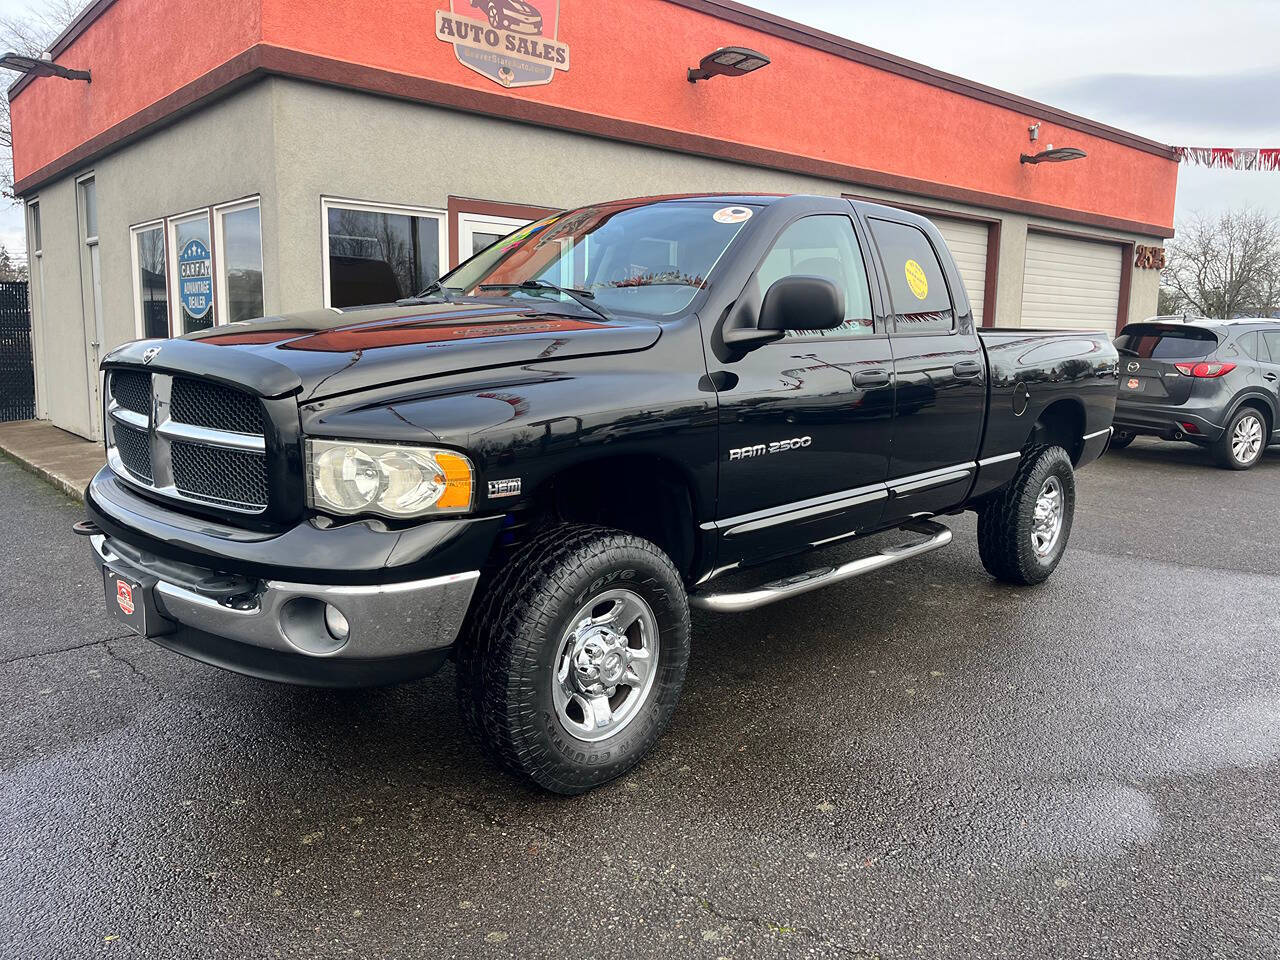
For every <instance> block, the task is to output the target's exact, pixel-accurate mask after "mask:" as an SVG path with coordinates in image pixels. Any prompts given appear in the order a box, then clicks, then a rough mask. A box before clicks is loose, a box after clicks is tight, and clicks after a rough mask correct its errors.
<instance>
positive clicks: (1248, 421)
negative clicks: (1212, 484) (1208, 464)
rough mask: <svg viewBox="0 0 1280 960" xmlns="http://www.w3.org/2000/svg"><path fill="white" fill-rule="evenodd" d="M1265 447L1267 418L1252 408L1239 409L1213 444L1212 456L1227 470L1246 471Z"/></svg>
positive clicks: (1258, 457) (1260, 457)
mask: <svg viewBox="0 0 1280 960" xmlns="http://www.w3.org/2000/svg"><path fill="white" fill-rule="evenodd" d="M1266 446H1267V418H1266V416H1264V415H1263V414H1262V412H1261V411H1259V410H1258V409H1256V408H1254V407H1241V408H1240V409H1239V410H1237V411H1236V415H1235V416H1234V417H1232V418H1231V422H1230V423H1228V424H1227V429H1226V430H1225V431H1224V432H1223V434H1222V436H1221V437H1219V438H1218V442H1217V443H1215V444H1214V447H1213V452H1214V456H1215V457H1216V458H1217V460H1218V464H1219V465H1220V466H1223V467H1226V468H1227V469H1228V470H1248V469H1249V468H1250V467H1252V466H1254V465H1255V464H1256V463H1257V462H1258V461H1259V460H1261V459H1262V451H1263V450H1265V449H1266Z"/></svg>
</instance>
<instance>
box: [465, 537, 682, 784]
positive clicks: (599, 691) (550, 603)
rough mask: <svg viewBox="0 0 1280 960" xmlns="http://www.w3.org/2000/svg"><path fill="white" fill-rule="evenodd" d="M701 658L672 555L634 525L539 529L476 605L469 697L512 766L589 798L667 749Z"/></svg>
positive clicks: (468, 716) (479, 731) (481, 735)
mask: <svg viewBox="0 0 1280 960" xmlns="http://www.w3.org/2000/svg"><path fill="white" fill-rule="evenodd" d="M688 662H689V603H688V599H687V597H686V595H685V590H684V584H683V582H682V581H681V579H680V574H679V573H678V572H677V570H676V568H675V567H674V566H673V565H672V563H671V560H670V559H668V557H667V555H666V554H665V553H663V552H662V551H661V550H660V549H658V547H656V546H654V545H653V544H652V543H650V542H649V541H648V540H644V539H642V538H640V537H637V536H634V535H632V534H629V533H623V532H621V531H618V530H611V529H608V528H605V527H595V526H587V525H581V524H572V525H562V526H556V527H551V528H548V529H546V530H544V531H542V532H541V533H539V534H537V535H536V536H535V537H534V538H533V540H531V541H530V542H529V543H528V544H527V545H526V546H525V547H524V548H523V549H522V550H521V551H520V552H518V553H517V554H516V555H515V556H514V557H513V558H512V559H511V561H510V562H508V563H507V565H506V566H505V567H504V568H503V569H502V570H501V571H499V573H498V574H497V576H496V577H495V578H494V579H493V581H492V582H491V583H490V584H489V586H488V588H487V589H486V590H485V591H484V594H483V596H481V597H480V598H479V601H478V602H477V603H476V605H475V607H474V608H473V612H472V616H471V617H470V618H469V620H468V623H467V626H466V627H465V628H464V631H463V636H462V639H461V640H460V642H459V645H458V699H459V702H460V704H461V707H462V714H463V718H464V720H465V721H466V724H467V726H468V727H469V728H470V729H471V730H472V732H473V733H474V734H475V735H476V737H477V739H478V740H479V741H480V743H481V744H482V746H483V747H484V748H485V750H486V751H487V752H488V753H489V755H490V756H491V757H492V758H493V759H494V760H495V761H497V762H498V763H499V764H500V765H501V766H502V767H504V768H506V769H507V770H509V771H511V772H513V773H515V774H517V775H519V776H521V777H523V778H525V779H526V780H528V781H530V782H532V783H534V784H537V785H538V786H540V787H542V788H544V789H546V790H550V791H552V792H555V793H563V794H576V793H583V792H585V791H587V790H590V789H591V788H592V787H596V786H599V785H601V784H603V783H608V782H609V781H610V780H614V779H616V778H617V777H620V776H622V775H623V774H625V773H626V772H627V771H629V770H630V769H631V768H632V767H634V766H635V765H636V764H637V763H639V762H640V760H641V759H643V757H644V756H645V755H646V754H647V753H648V752H649V751H650V750H651V749H652V748H653V746H654V744H655V743H656V742H657V740H658V738H659V737H660V736H661V735H662V732H663V731H664V730H665V729H666V726H667V724H668V722H669V721H670V719H671V715H672V713H673V712H674V711H675V707H676V702H677V700H678V699H679V696H680V689H681V687H682V686H683V684H684V677H685V671H686V668H687V666H688ZM610 691H612V693H611V692H610Z"/></svg>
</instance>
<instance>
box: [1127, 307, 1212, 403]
mask: <svg viewBox="0 0 1280 960" xmlns="http://www.w3.org/2000/svg"><path fill="white" fill-rule="evenodd" d="M1115 345H1116V351H1117V352H1118V353H1119V354H1120V400H1121V401H1126V402H1135V403H1158V404H1166V405H1167V404H1183V403H1186V402H1187V400H1188V399H1190V397H1191V388H1192V386H1193V385H1194V384H1195V379H1194V378H1192V377H1188V376H1185V375H1183V374H1181V373H1179V372H1178V369H1177V367H1176V366H1175V364H1177V363H1185V362H1190V363H1198V362H1200V361H1202V360H1207V359H1209V358H1210V357H1212V356H1213V355H1214V354H1215V353H1216V352H1217V350H1218V337H1217V335H1216V334H1215V333H1214V332H1213V331H1212V330H1209V329H1207V328H1205V327H1196V326H1191V325H1188V324H1181V323H1131V324H1129V326H1127V327H1125V328H1124V330H1123V331H1121V333H1120V336H1118V337H1116V340H1115Z"/></svg>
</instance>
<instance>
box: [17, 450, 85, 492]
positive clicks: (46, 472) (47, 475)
mask: <svg viewBox="0 0 1280 960" xmlns="http://www.w3.org/2000/svg"><path fill="white" fill-rule="evenodd" d="M0 456H3V457H4V459H6V460H8V461H10V462H11V463H16V464H17V465H18V466H20V467H21V468H22V469H23V470H25V471H27V473H34V474H35V475H36V476H37V477H40V478H41V479H42V480H46V481H48V482H49V483H51V484H53V485H54V486H55V487H57V488H58V489H59V490H61V491H62V492H63V493H65V494H66V495H67V496H68V497H71V498H72V499H73V500H78V501H80V502H81V503H84V487H80V486H77V485H76V483H75V481H73V480H71V479H69V478H67V477H64V476H63V475H62V474H60V473H58V472H57V471H55V470H50V469H49V468H48V467H42V466H40V464H38V463H32V462H31V461H30V460H28V459H26V458H25V457H22V456H19V455H18V454H16V453H14V452H13V451H12V450H9V449H8V448H6V447H4V446H3V445H0Z"/></svg>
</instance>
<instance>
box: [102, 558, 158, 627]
mask: <svg viewBox="0 0 1280 960" xmlns="http://www.w3.org/2000/svg"><path fill="white" fill-rule="evenodd" d="M102 579H103V587H104V590H105V592H106V597H107V609H108V610H110V611H111V613H112V614H113V615H114V616H115V618H116V619H117V620H119V621H120V622H121V623H124V624H127V625H128V626H129V628H130V629H132V630H133V631H134V632H136V633H138V634H140V635H142V636H144V637H149V636H151V633H150V632H149V631H148V629H147V627H148V623H147V620H148V618H147V607H148V606H149V602H150V597H149V596H148V595H147V587H146V586H145V585H144V584H142V583H139V582H138V581H137V580H136V579H134V578H133V577H131V576H129V575H128V574H124V573H120V572H118V571H116V570H112V569H111V568H110V567H103V568H102Z"/></svg>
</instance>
